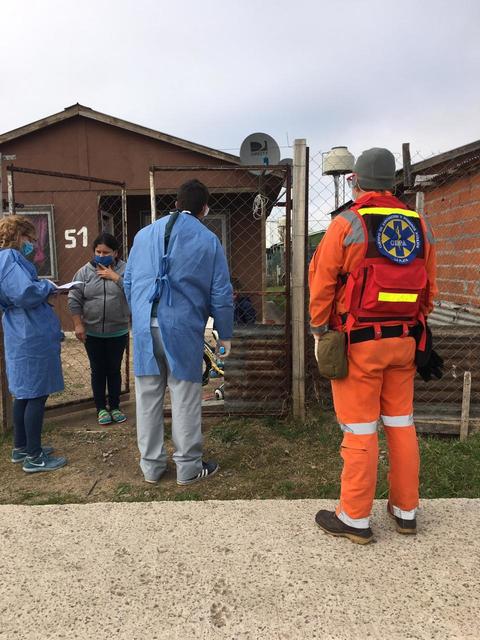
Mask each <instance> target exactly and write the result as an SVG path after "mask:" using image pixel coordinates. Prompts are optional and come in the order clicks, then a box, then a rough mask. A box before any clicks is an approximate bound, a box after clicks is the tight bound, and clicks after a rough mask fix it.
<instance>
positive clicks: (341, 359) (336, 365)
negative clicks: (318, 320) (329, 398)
mask: <svg viewBox="0 0 480 640" xmlns="http://www.w3.org/2000/svg"><path fill="white" fill-rule="evenodd" d="M315 350H316V353H315V355H316V358H317V363H318V370H319V372H320V375H321V376H323V377H324V378H328V379H329V380H339V379H341V378H345V377H346V376H347V374H348V361H347V344H346V336H345V334H344V333H343V332H341V331H327V333H325V334H324V335H323V336H322V337H321V338H320V340H318V341H317V342H316V344H315Z"/></svg>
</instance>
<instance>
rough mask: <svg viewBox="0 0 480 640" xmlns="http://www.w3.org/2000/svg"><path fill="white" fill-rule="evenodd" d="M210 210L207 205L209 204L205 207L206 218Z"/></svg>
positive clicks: (204, 215)
mask: <svg viewBox="0 0 480 640" xmlns="http://www.w3.org/2000/svg"><path fill="white" fill-rule="evenodd" d="M209 211H210V207H209V206H208V205H207V206H206V207H205V212H204V214H203V217H204V218H206V217H207V216H208V212H209Z"/></svg>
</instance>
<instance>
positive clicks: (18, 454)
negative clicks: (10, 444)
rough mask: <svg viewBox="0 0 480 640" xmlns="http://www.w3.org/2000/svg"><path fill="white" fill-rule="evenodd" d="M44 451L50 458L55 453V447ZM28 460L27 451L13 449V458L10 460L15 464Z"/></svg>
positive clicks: (43, 448)
mask: <svg viewBox="0 0 480 640" xmlns="http://www.w3.org/2000/svg"><path fill="white" fill-rule="evenodd" d="M42 451H43V453H44V454H45V455H47V456H49V455H50V454H51V453H53V447H42ZM26 458H27V452H26V450H25V449H12V456H11V458H10V460H11V461H12V462H13V464H18V463H19V462H25V460H26Z"/></svg>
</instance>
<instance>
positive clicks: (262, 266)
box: [144, 165, 291, 415]
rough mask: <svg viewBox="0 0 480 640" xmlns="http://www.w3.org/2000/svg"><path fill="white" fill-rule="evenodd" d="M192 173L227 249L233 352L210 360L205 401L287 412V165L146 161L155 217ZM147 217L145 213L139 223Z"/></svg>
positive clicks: (209, 338)
mask: <svg viewBox="0 0 480 640" xmlns="http://www.w3.org/2000/svg"><path fill="white" fill-rule="evenodd" d="M192 177H195V178H198V179H199V180H201V181H202V182H203V183H204V184H205V185H206V186H207V187H208V189H209V191H210V200H209V209H210V211H209V214H208V216H207V217H206V218H205V219H204V221H203V224H205V225H206V226H207V227H208V228H209V229H210V230H211V231H212V232H213V233H215V234H216V235H217V237H218V238H219V240H220V242H221V244H222V246H223V248H224V250H225V254H226V256H227V261H228V264H229V269H230V274H231V278H232V284H233V289H234V324H235V330H234V338H233V343H232V353H231V355H230V357H229V358H228V360H227V361H226V362H225V368H224V369H223V363H218V364H219V368H220V369H221V372H223V375H222V373H219V371H218V369H216V368H215V366H212V367H210V375H207V376H206V377H205V386H204V396H203V399H204V407H205V408H210V409H212V410H213V409H215V410H217V411H222V412H223V411H225V412H226V413H229V414H238V415H251V414H280V413H285V412H286V411H287V410H288V407H289V400H290V343H289V341H290V311H289V300H290V278H289V270H290V202H291V197H290V181H291V178H290V167H289V166H285V165H282V166H275V167H269V168H268V169H263V168H260V169H259V168H258V167H244V166H235V165H232V166H215V167H209V166H204V167H152V169H151V173H150V185H151V189H152V192H151V202H152V203H154V205H153V204H152V206H154V207H155V216H156V217H157V218H159V217H161V216H163V215H166V214H168V213H169V212H170V211H173V210H174V209H175V199H176V192H177V189H178V187H179V186H180V185H181V184H182V183H183V182H184V181H186V180H188V179H191V178H192ZM273 218H275V219H280V229H279V232H278V235H277V236H276V237H275V242H272V241H271V239H270V238H269V226H268V225H269V220H272V219H273ZM149 222H150V217H149V216H148V215H147V216H145V220H144V223H145V224H148V223H149ZM269 240H270V241H269ZM214 329H215V328H214V326H212V325H211V324H209V325H208V327H207V331H206V334H205V340H206V342H207V345H209V346H210V348H211V349H214V347H215V346H216V345H215V342H216V338H217V337H216V334H215V331H214ZM207 351H208V347H207ZM206 366H207V367H208V359H206Z"/></svg>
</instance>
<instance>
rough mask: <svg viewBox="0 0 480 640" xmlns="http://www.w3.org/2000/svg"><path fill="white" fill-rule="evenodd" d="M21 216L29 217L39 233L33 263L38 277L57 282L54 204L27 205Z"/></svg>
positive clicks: (23, 208)
mask: <svg viewBox="0 0 480 640" xmlns="http://www.w3.org/2000/svg"><path fill="white" fill-rule="evenodd" d="M19 213H20V211H19ZM21 215H22V216H26V217H28V219H29V220H30V221H31V222H32V223H33V226H34V227H35V230H36V232H37V241H36V243H35V253H34V254H33V257H32V262H33V264H34V265H35V267H36V268H37V272H38V277H39V278H49V279H50V280H57V278H58V266H57V252H56V247H55V229H54V224H53V204H47V205H43V204H41V205H28V206H27V205H26V206H24V207H22V209H21Z"/></svg>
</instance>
